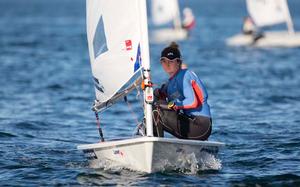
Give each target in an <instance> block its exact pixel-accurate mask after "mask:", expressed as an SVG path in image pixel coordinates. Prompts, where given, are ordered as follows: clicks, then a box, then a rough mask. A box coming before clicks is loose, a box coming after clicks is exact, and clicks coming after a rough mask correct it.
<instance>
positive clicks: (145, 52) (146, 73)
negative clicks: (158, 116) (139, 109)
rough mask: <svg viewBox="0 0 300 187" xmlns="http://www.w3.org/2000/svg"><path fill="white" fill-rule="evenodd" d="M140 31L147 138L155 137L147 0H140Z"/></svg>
mask: <svg viewBox="0 0 300 187" xmlns="http://www.w3.org/2000/svg"><path fill="white" fill-rule="evenodd" d="M139 5H140V8H139V10H140V15H141V19H140V21H141V23H140V27H141V29H140V31H141V53H142V66H143V81H144V85H145V89H144V90H143V91H144V106H145V107H144V108H145V109H144V110H145V111H144V115H145V122H146V129H147V136H153V122H152V102H153V88H152V83H151V77H150V75H151V74H150V55H149V39H148V24H147V23H148V22H147V7H146V0H140V1H139Z"/></svg>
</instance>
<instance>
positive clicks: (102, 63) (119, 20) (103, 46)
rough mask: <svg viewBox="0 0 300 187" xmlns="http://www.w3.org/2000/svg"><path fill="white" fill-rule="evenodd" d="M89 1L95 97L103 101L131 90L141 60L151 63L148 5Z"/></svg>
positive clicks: (135, 0)
mask: <svg viewBox="0 0 300 187" xmlns="http://www.w3.org/2000/svg"><path fill="white" fill-rule="evenodd" d="M86 4H87V7H86V11H87V15H86V16H87V37H88V47H89V56H90V62H91V67H92V74H93V78H94V83H95V91H96V98H97V100H98V101H99V102H100V103H103V102H107V101H109V100H114V99H118V98H119V96H120V95H124V94H126V93H127V92H128V88H129V87H132V85H133V84H134V83H135V82H136V81H137V80H138V79H140V77H141V72H140V71H139V70H140V68H141V62H143V64H144V67H145V66H146V67H147V66H149V51H148V50H149V49H148V41H147V40H148V32H147V18H146V6H145V2H143V1H141V0H121V1H120V0H109V1H108V0H87V1H86ZM112 7H114V8H112ZM145 24H146V25H145ZM141 25H142V26H141Z"/></svg>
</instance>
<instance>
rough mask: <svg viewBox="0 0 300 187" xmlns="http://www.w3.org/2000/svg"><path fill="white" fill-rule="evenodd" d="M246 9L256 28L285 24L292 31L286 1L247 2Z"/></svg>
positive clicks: (255, 0) (254, 0)
mask: <svg viewBox="0 0 300 187" xmlns="http://www.w3.org/2000/svg"><path fill="white" fill-rule="evenodd" d="M246 2H247V9H248V12H249V14H250V16H251V17H252V19H253V21H254V23H255V24H256V25H257V26H258V27H262V26H270V25H275V24H279V23H285V22H286V23H287V24H288V27H289V30H290V29H292V28H290V27H292V21H291V17H290V13H289V9H288V5H287V1H286V0H247V1H246Z"/></svg>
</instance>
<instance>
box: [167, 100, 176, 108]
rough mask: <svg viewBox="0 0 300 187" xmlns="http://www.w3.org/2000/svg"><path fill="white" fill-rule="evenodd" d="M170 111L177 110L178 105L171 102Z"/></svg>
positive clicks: (169, 104)
mask: <svg viewBox="0 0 300 187" xmlns="http://www.w3.org/2000/svg"><path fill="white" fill-rule="evenodd" d="M168 109H171V110H176V105H175V103H174V102H173V101H171V102H169V103H168Z"/></svg>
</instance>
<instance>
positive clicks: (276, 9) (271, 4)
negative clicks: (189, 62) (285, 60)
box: [226, 0, 300, 47]
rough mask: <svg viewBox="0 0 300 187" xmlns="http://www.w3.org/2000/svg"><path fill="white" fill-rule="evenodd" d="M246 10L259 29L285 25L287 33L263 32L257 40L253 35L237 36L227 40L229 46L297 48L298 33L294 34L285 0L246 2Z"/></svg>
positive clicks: (298, 43) (251, 0)
mask: <svg viewBox="0 0 300 187" xmlns="http://www.w3.org/2000/svg"><path fill="white" fill-rule="evenodd" d="M246 3H247V10H248V13H249V15H250V16H251V18H252V19H253V21H254V23H255V26H256V27H257V28H258V29H260V28H262V27H266V26H273V25H278V24H282V23H286V25H287V29H288V31H269V32H264V33H263V34H262V35H261V36H262V37H259V39H257V38H256V36H255V35H245V34H238V35H236V36H233V37H231V38H229V39H227V41H226V43H227V44H228V45H230V46H243V45H245V46H247V45H253V46H257V47H297V46H300V33H296V32H295V31H294V27H293V21H292V19H291V15H290V12H289V8H288V4H287V1H286V0H264V1H261V0H246Z"/></svg>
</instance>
